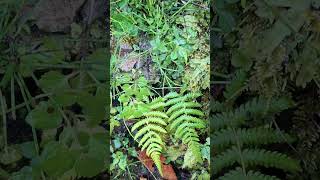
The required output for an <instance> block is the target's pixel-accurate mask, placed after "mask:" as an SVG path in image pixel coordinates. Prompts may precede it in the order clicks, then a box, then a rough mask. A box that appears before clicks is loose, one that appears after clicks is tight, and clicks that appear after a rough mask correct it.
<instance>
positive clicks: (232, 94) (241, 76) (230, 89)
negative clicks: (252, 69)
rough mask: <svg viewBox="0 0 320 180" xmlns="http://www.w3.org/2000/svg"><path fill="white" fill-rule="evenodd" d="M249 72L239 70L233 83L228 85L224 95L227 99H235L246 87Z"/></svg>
mask: <svg viewBox="0 0 320 180" xmlns="http://www.w3.org/2000/svg"><path fill="white" fill-rule="evenodd" d="M246 80H247V74H246V72H245V71H242V70H240V71H237V72H236V74H235V77H234V78H233V79H232V81H231V83H230V84H228V85H227V86H226V90H225V91H224V93H223V95H224V97H225V98H226V99H227V100H231V99H235V98H236V97H237V96H238V95H239V94H241V93H242V92H243V91H244V90H245V89H246V86H247V84H246Z"/></svg>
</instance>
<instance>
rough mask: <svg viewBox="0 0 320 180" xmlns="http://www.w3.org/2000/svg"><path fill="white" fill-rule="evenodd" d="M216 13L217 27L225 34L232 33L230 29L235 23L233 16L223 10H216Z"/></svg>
mask: <svg viewBox="0 0 320 180" xmlns="http://www.w3.org/2000/svg"><path fill="white" fill-rule="evenodd" d="M217 13H218V15H219V21H218V25H219V27H220V28H221V29H222V30H223V31H224V32H226V33H229V32H231V31H232V29H233V28H234V27H235V26H236V21H235V19H234V17H233V15H232V14H231V13H230V12H229V11H226V10H224V9H217Z"/></svg>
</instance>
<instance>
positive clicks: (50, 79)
mask: <svg viewBox="0 0 320 180" xmlns="http://www.w3.org/2000/svg"><path fill="white" fill-rule="evenodd" d="M39 86H40V87H41V89H42V90H43V91H44V92H46V93H48V92H59V91H61V90H65V89H68V88H69V84H68V81H67V79H66V78H65V76H64V75H63V74H61V73H60V72H58V71H49V72H47V73H45V74H44V75H42V76H41V79H40V80H39Z"/></svg>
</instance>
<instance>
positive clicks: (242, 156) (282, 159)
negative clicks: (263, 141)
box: [213, 147, 300, 174]
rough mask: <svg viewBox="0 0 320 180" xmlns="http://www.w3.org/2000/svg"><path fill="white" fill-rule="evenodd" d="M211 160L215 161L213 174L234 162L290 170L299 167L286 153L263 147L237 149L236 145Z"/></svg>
mask: <svg viewBox="0 0 320 180" xmlns="http://www.w3.org/2000/svg"><path fill="white" fill-rule="evenodd" d="M213 162H215V168H214V173H215V174H216V173H217V172H219V171H220V170H222V169H223V168H225V167H229V166H232V165H234V164H235V163H237V164H241V163H244V164H245V165H248V166H258V165H259V166H264V167H274V168H278V169H282V170H284V171H290V172H295V171H299V169H300V166H299V163H298V162H297V161H296V160H294V159H292V158H290V157H288V156H287V155H285V154H281V153H278V152H275V151H267V150H263V149H244V150H241V151H239V150H238V149H237V148H236V147H233V148H231V149H229V150H227V151H225V152H223V153H222V154H220V155H218V156H216V157H215V158H213Z"/></svg>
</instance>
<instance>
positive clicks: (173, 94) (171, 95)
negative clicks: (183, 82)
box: [164, 92, 179, 99]
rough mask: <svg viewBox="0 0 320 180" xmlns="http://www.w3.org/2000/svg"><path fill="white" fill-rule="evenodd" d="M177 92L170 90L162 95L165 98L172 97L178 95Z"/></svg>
mask: <svg viewBox="0 0 320 180" xmlns="http://www.w3.org/2000/svg"><path fill="white" fill-rule="evenodd" d="M178 96H179V94H178V93H177V92H170V93H168V94H167V95H165V96H164V98H165V99H172V98H176V97H178Z"/></svg>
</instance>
